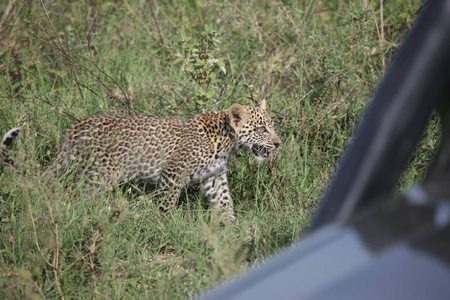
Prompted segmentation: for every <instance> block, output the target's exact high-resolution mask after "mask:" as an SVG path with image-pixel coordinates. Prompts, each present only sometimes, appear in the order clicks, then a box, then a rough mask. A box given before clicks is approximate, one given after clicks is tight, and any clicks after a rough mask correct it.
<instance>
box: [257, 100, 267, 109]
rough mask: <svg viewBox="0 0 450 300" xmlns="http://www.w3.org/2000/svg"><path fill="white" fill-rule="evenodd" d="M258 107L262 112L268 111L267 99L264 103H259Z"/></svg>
mask: <svg viewBox="0 0 450 300" xmlns="http://www.w3.org/2000/svg"><path fill="white" fill-rule="evenodd" d="M258 106H259V108H260V109H261V110H266V99H263V101H261V102H259V104H258Z"/></svg>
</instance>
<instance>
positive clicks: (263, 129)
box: [258, 126, 269, 133]
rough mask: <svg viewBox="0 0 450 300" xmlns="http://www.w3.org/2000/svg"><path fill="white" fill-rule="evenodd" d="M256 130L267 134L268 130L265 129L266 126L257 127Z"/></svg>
mask: <svg viewBox="0 0 450 300" xmlns="http://www.w3.org/2000/svg"><path fill="white" fill-rule="evenodd" d="M258 130H260V131H262V132H264V133H267V132H269V130H268V129H267V128H266V126H261V127H258Z"/></svg>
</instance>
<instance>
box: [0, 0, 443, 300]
mask: <svg viewBox="0 0 450 300" xmlns="http://www.w3.org/2000/svg"><path fill="white" fill-rule="evenodd" d="M4 2H5V1H4ZM4 2H2V4H0V11H2V12H3V19H2V21H1V23H0V24H1V25H0V26H1V27H0V43H1V47H0V91H1V94H0V96H1V98H0V134H2V135H3V134H5V133H6V132H7V131H8V130H9V129H10V128H12V127H16V126H20V127H21V128H22V131H21V134H20V138H18V139H17V140H16V142H15V144H14V147H13V151H12V156H13V157H14V160H15V162H16V165H17V167H18V170H19V171H11V170H9V169H7V168H2V173H1V174H0V217H1V223H0V229H1V231H2V233H1V234H0V251H1V255H0V295H1V296H0V297H1V298H3V299H9V298H10V299H15V298H25V297H27V298H32V299H38V298H47V299H51V298H62V297H64V298H66V299H79V298H88V299H90V298H93V297H94V298H112V299H117V298H154V299H160V298H161V299H178V298H192V297H195V296H196V295H198V294H199V293H200V292H201V291H202V290H204V289H205V288H208V287H210V286H212V285H214V284H217V283H218V282H220V281H222V280H224V279H226V278H228V277H230V276H231V275H233V274H235V273H236V272H239V271H242V270H244V269H246V268H248V267H251V266H252V265H254V264H255V263H258V262H261V261H262V260H264V259H265V258H266V257H267V256H268V255H270V254H271V253H273V252H274V251H276V250H278V249H280V248H281V247H283V246H285V245H287V244H288V243H290V242H292V241H295V240H297V239H298V238H300V237H301V236H302V234H303V233H304V232H305V230H306V229H307V228H308V225H309V223H310V221H311V216H312V215H313V213H314V209H315V207H316V206H317V202H318V199H320V196H321V193H322V191H323V189H324V188H325V187H326V184H327V182H328V181H329V179H330V177H331V176H332V172H333V168H334V166H335V165H336V163H337V162H338V160H339V157H340V156H341V154H342V152H343V150H344V147H345V145H346V144H347V143H348V142H349V139H348V138H347V136H349V134H351V130H352V129H353V126H354V124H355V121H356V120H357V118H358V116H360V115H361V113H362V111H363V109H364V107H365V105H366V103H367V101H368V99H370V96H371V94H372V93H373V91H374V89H375V88H376V85H377V83H378V81H379V78H380V76H381V75H382V74H383V70H384V68H385V67H386V65H387V64H388V62H389V60H390V58H391V56H392V54H393V53H395V50H396V48H397V46H398V42H399V39H400V38H401V37H402V36H403V35H404V34H405V32H406V31H407V30H408V28H409V26H410V25H411V23H412V22H413V20H414V19H415V18H416V15H415V12H416V10H417V9H418V7H419V5H420V1H410V0H399V1H386V2H385V3H384V4H381V5H380V3H382V1H381V2H380V1H370V0H369V1H344V0H332V1H314V0H304V1H275V2H274V1H264V0H252V1H245V3H244V1H241V2H240V1H198V0H192V1H177V0H175V1H170V2H171V3H167V4H166V3H165V2H168V1H157V0H149V1H131V0H129V1H108V0H104V1H100V0H92V1H67V0H63V1H47V0H43V1H22V0H17V1H14V0H12V1H11V2H10V4H15V6H8V3H4ZM9 8H12V9H9ZM205 57H206V58H209V59H210V60H207V59H203V58H205ZM214 59H217V61H215V60H214ZM264 98H265V99H267V101H268V103H269V105H270V109H271V111H272V116H273V119H274V121H275V123H276V129H277V131H278V134H279V136H280V137H281V138H282V140H283V146H282V147H281V150H280V152H279V155H278V157H277V159H276V160H274V161H272V162H271V163H270V164H262V165H260V164H257V163H256V162H255V161H254V160H252V159H251V158H250V157H248V155H247V154H240V155H237V156H236V157H235V158H234V159H233V162H232V165H231V170H230V174H229V177H230V187H231V192H232V195H233V196H234V199H235V202H236V209H237V219H238V222H236V223H235V224H232V225H230V226H226V227H221V228H217V227H214V226H213V225H212V224H210V222H209V215H208V210H207V205H205V204H204V200H203V198H202V197H201V195H199V193H197V191H196V187H195V186H194V187H193V188H192V189H189V190H187V191H186V192H185V195H184V196H185V198H186V199H187V201H185V203H184V204H183V205H180V206H179V207H178V208H177V209H175V210H174V211H173V214H169V215H165V214H162V213H160V212H159V211H158V210H157V208H156V206H155V205H154V204H152V202H151V201H149V200H148V198H151V197H145V198H144V197H142V194H141V193H139V190H140V189H142V187H135V186H128V187H127V188H126V189H117V190H114V191H113V192H111V193H107V194H102V195H97V194H95V193H92V191H91V190H89V189H82V188H80V186H79V184H78V183H76V182H73V183H71V184H69V185H68V186H67V187H66V188H64V187H62V186H61V185H60V184H59V182H58V181H57V180H55V181H54V182H45V183H44V182H42V180H41V179H42V178H41V177H40V175H39V169H40V166H41V165H45V164H46V163H47V162H48V161H49V160H50V158H51V157H52V155H53V153H54V152H55V150H56V149H57V146H58V142H59V138H60V136H61V134H62V133H63V132H64V130H65V128H67V127H68V125H69V124H70V123H72V122H73V121H74V120H76V119H79V118H82V117H85V116H88V115H91V114H98V113H103V112H115V113H123V114H137V113H139V114H153V115H166V116H167V115H170V116H178V117H190V116H193V115H194V114H196V113H198V112H199V111H202V110H215V109H223V108H226V107H228V106H230V105H231V104H232V103H235V102H238V103H243V104H248V103H256V102H258V101H260V100H261V99H264ZM436 128H437V126H436V123H433V125H432V126H430V128H429V129H428V134H427V135H426V137H425V139H424V141H423V143H422V145H421V148H420V150H419V151H418V154H417V155H416V157H415V158H414V159H413V160H412V162H411V166H410V167H409V168H408V170H407V172H406V175H405V176H404V178H403V179H402V186H406V185H409V184H410V183H412V182H414V181H415V180H417V179H418V178H420V176H421V175H422V173H423V169H424V167H425V166H426V162H427V160H428V157H429V156H430V153H431V151H432V150H433V148H434V147H435V140H436V138H435V136H436V132H437V131H438V129H436ZM148 193H150V194H151V191H149V192H148Z"/></svg>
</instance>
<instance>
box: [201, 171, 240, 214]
mask: <svg viewBox="0 0 450 300" xmlns="http://www.w3.org/2000/svg"><path fill="white" fill-rule="evenodd" d="M202 188H203V190H204V192H205V195H206V196H207V197H208V199H209V201H210V202H211V204H212V205H213V209H214V210H215V212H216V213H218V214H220V221H222V222H225V223H226V222H228V221H234V220H235V216H234V210H233V200H232V199H231V196H230V192H229V189H228V179H227V173H226V172H224V173H220V174H219V175H218V176H215V175H213V176H210V177H208V178H205V179H204V180H203V182H202Z"/></svg>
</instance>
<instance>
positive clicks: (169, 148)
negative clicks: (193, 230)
mask: <svg viewBox="0 0 450 300" xmlns="http://www.w3.org/2000/svg"><path fill="white" fill-rule="evenodd" d="M18 131H19V129H18V128H17V129H16V130H15V129H13V130H10V131H9V132H8V134H7V135H5V137H4V139H3V141H4V142H3V143H2V144H3V151H2V156H3V160H4V161H5V162H8V161H10V158H9V156H8V155H7V150H8V149H9V147H10V145H11V142H12V140H13V139H14V138H15V137H16V136H17V134H18ZM280 143H281V140H280V138H279V137H278V136H277V134H276V132H275V130H274V127H273V122H272V120H271V118H270V116H269V114H268V112H267V109H266V102H265V101H264V100H263V101H262V102H261V103H260V104H258V105H256V106H249V105H245V106H244V105H240V104H233V105H232V106H231V107H230V108H228V109H226V110H221V111H211V112H204V113H201V114H198V115H196V116H195V117H193V118H191V119H178V118H168V117H151V116H124V115H113V114H105V115H95V116H90V117H87V118H85V119H83V120H81V121H78V122H76V123H74V124H72V125H71V126H70V127H69V128H68V129H67V130H66V132H65V134H64V135H63V137H62V142H61V145H60V148H59V151H58V153H57V155H56V157H55V158H54V159H53V161H52V162H51V163H50V165H49V166H48V168H47V170H46V172H52V173H56V174H57V175H59V176H64V175H65V174H68V172H69V171H70V170H71V169H72V167H73V166H76V170H77V174H79V175H78V176H79V177H81V176H82V178H83V180H84V181H85V182H87V183H89V184H93V185H98V186H103V187H109V186H114V185H117V184H119V183H123V182H127V181H131V180H135V181H144V182H147V181H152V182H156V183H157V184H158V185H159V187H160V188H161V190H162V191H163V192H164V193H165V194H166V195H165V197H163V199H165V202H163V203H162V207H163V208H165V209H167V208H168V207H170V206H172V205H175V204H176V202H177V200H178V198H179V195H180V192H181V190H182V188H183V187H184V186H186V185H187V184H188V183H189V182H191V181H201V183H202V188H203V190H204V192H205V194H206V196H207V197H208V199H209V200H210V201H211V203H212V205H213V206H214V207H215V209H216V210H217V211H219V212H220V213H222V212H226V215H228V216H229V217H230V218H231V219H234V212H233V202H232V199H231V196H230V193H229V187H228V181H227V170H228V165H229V163H230V157H231V155H232V153H233V152H235V151H237V150H239V149H244V150H247V151H249V152H250V153H252V154H253V156H254V157H255V158H256V159H257V160H259V161H263V160H265V159H267V158H268V157H269V155H270V154H271V153H272V152H273V151H274V150H275V149H276V148H277V147H278V146H279V145H280Z"/></svg>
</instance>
